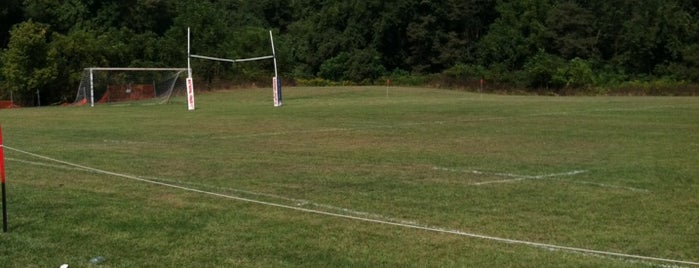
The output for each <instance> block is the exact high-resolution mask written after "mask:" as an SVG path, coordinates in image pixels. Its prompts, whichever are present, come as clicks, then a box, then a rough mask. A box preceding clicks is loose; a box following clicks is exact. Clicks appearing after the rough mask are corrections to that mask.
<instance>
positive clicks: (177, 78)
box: [73, 67, 187, 106]
mask: <svg viewBox="0 0 699 268" xmlns="http://www.w3.org/2000/svg"><path fill="white" fill-rule="evenodd" d="M186 71H187V69H186V68H113V67H94V68H85V69H84V70H83V73H82V77H81V79H80V86H79V87H78V93H77V95H76V97H75V101H74V102H73V104H75V105H90V106H94V105H95V104H96V103H113V102H142V103H157V104H163V103H168V102H169V101H170V99H171V98H172V97H174V96H179V95H183V94H184V92H185V87H186V85H185V79H186V76H187V72H186Z"/></svg>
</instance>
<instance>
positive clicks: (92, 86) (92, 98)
mask: <svg viewBox="0 0 699 268" xmlns="http://www.w3.org/2000/svg"><path fill="white" fill-rule="evenodd" d="M83 70H84V71H88V72H89V73H90V79H89V81H90V86H89V88H90V107H95V84H94V71H134V72H149V71H173V72H184V71H188V72H191V71H190V69H189V68H157V67H150V68H148V67H146V68H138V67H89V68H85V69H83ZM79 90H87V89H86V88H80V89H79ZM86 93H87V92H83V94H84V95H85V96H87V94H86Z"/></svg>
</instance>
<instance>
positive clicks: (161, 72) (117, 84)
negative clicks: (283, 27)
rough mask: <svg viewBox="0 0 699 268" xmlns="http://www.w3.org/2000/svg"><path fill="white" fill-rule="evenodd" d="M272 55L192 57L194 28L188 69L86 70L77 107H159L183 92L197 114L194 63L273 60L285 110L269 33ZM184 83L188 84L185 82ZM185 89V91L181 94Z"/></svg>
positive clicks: (276, 91)
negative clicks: (116, 104) (148, 104)
mask: <svg viewBox="0 0 699 268" xmlns="http://www.w3.org/2000/svg"><path fill="white" fill-rule="evenodd" d="M269 40H270V44H271V47H272V55H266V56H259V57H252V58H244V59H226V58H217V57H211V56H203V55H195V54H191V37H190V28H187V68H132V67H91V68H85V69H84V70H83V74H82V77H81V81H80V86H79V87H78V93H77V94H76V97H75V101H74V102H73V104H74V105H86V104H88V103H89V104H90V107H94V106H95V103H108V102H121V101H146V100H150V101H151V102H152V101H153V100H156V101H157V103H161V104H162V103H167V102H169V100H170V97H171V96H172V95H173V94H175V93H179V92H181V91H186V96H187V107H188V109H189V110H190V111H191V110H194V109H195V105H194V83H193V79H192V67H191V59H192V58H198V59H203V60H212V61H222V62H231V63H239V62H247V61H258V60H269V59H271V60H272V61H273V63H274V77H272V89H273V92H272V93H273V94H272V95H273V100H274V107H279V106H282V81H281V79H280V78H279V73H278V72H277V56H276V51H275V48H274V37H273V36H272V31H269ZM184 71H187V77H186V78H185V79H181V77H180V75H181V73H182V72H184ZM182 80H184V81H182ZM181 89H182V90H181Z"/></svg>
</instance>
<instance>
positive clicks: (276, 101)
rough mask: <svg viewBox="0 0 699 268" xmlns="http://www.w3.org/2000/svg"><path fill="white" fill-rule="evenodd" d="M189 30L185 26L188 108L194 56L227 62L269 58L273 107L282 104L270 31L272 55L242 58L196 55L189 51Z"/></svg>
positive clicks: (191, 94)
mask: <svg viewBox="0 0 699 268" xmlns="http://www.w3.org/2000/svg"><path fill="white" fill-rule="evenodd" d="M190 35H191V32H190V28H187V69H188V77H187V99H188V103H189V105H190V106H189V107H190V110H193V109H194V108H193V107H194V90H193V87H194V86H193V83H192V69H191V59H192V58H196V59H202V60H210V61H220V62H229V63H240V62H249V61H258V60H269V59H271V60H272V61H273V62H274V77H272V96H273V99H274V102H273V104H274V107H279V106H282V81H281V78H280V77H279V73H278V72H277V54H276V52H275V49H274V37H273V36H272V31H271V30H270V31H269V40H270V43H271V45H272V55H265V56H258V57H251V58H242V59H226V58H219V57H211V56H204V55H196V54H192V53H191V37H190Z"/></svg>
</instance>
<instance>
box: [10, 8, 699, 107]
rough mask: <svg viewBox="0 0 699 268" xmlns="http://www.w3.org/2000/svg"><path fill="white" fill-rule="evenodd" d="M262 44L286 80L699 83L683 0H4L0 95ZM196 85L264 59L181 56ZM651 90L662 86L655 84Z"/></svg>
mask: <svg viewBox="0 0 699 268" xmlns="http://www.w3.org/2000/svg"><path fill="white" fill-rule="evenodd" d="M187 27H191V29H192V37H193V47H192V51H193V53H196V54H200V55H211V56H217V57H225V58H245V57H253V56H261V55H269V54H271V51H270V46H269V36H268V31H269V30H272V31H273V32H274V34H275V45H276V47H277V54H278V56H279V66H280V68H281V72H282V75H283V76H284V77H285V80H286V81H299V82H302V83H318V84H323V83H326V84H332V83H355V84H372V83H383V82H384V81H385V79H391V80H392V81H394V83H404V84H424V83H438V84H440V85H449V86H459V85H461V86H464V85H473V84H472V83H474V82H475V81H480V80H481V79H484V80H485V81H487V82H488V85H497V87H502V88H518V89H521V90H542V89H543V90H546V91H549V92H553V93H562V92H575V91H589V90H597V91H601V92H602V93H604V92H603V91H605V90H609V89H614V88H621V87H625V86H628V87H634V86H635V87H641V88H643V87H644V86H646V87H647V85H651V87H652V86H654V85H655V86H658V87H663V85H665V86H667V87H668V88H673V87H682V86H683V85H691V84H695V83H699V1H695V0H644V1H633V0H589V1H588V0H586V1H583V0H499V1H489V0H434V1H422V0H385V1H384V0H366V1H358V0H350V1H330V0H320V1H318V0H313V1H312V0H257V1H240V0H219V1H215V0H178V1H166V0H64V1H51V0H31V1H29V0H3V1H2V3H0V34H1V35H0V47H1V48H2V50H1V52H0V99H2V98H5V99H7V98H8V97H7V95H9V92H12V94H13V96H14V99H15V100H20V101H21V102H23V103H25V104H30V105H31V104H33V103H34V102H37V101H38V100H37V99H36V91H37V90H38V91H40V92H41V95H40V96H41V103H42V104H52V103H59V102H66V101H68V102H69V101H72V98H74V95H75V92H76V88H77V86H78V83H79V79H80V74H81V71H82V69H83V68H85V67H91V66H113V67H125V66H130V67H145V66H147V67H173V66H174V67H184V66H186V29H187ZM193 68H194V71H195V75H196V76H197V77H196V78H197V79H198V80H200V82H198V85H202V84H203V85H215V84H217V83H222V82H233V83H236V82H241V81H256V80H260V81H264V83H268V82H269V81H268V80H269V77H270V76H271V75H272V74H271V62H253V63H243V64H226V63H216V62H210V61H201V60H193ZM661 94H662V92H661Z"/></svg>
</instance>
